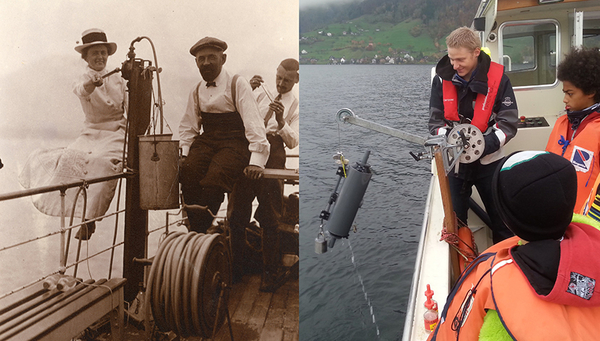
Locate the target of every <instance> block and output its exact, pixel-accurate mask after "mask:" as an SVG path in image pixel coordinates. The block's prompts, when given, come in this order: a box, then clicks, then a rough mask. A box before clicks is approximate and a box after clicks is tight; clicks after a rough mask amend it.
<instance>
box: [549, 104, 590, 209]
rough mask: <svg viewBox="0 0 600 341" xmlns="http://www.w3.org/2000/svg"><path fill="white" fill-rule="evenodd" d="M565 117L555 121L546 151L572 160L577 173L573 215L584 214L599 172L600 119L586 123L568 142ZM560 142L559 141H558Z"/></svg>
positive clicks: (566, 119)
mask: <svg viewBox="0 0 600 341" xmlns="http://www.w3.org/2000/svg"><path fill="white" fill-rule="evenodd" d="M569 125H570V123H569V120H568V118H567V115H564V116H561V117H559V118H558V119H557V120H556V123H555V124H554V129H552V133H550V138H549V139H548V144H547V145H546V151H549V152H551V153H554V154H558V155H561V156H562V157H564V158H565V159H567V160H569V161H571V163H572V164H573V166H574V167H575V170H577V202H576V203H575V208H574V209H573V212H575V213H583V209H584V205H585V203H586V201H587V200H588V197H589V196H590V192H591V191H592V190H593V189H594V183H595V181H596V178H597V177H598V174H599V173H600V159H599V158H598V153H600V138H598V134H599V133H600V119H596V120H594V121H592V122H588V123H587V124H586V126H585V128H584V129H581V130H579V131H577V134H576V135H575V137H573V138H572V139H571V141H567V140H566V137H567V131H568V130H569V129H570V127H569ZM559 141H562V142H559Z"/></svg>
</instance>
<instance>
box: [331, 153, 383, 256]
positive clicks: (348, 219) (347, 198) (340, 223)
mask: <svg viewBox="0 0 600 341" xmlns="http://www.w3.org/2000/svg"><path fill="white" fill-rule="evenodd" d="M369 154H370V151H366V152H365V155H364V156H363V159H362V161H361V162H357V163H356V164H355V165H354V166H353V167H350V168H348V175H347V177H346V179H345V180H344V184H343V185H342V189H341V190H340V195H339V197H338V199H337V200H336V204H335V207H334V208H333V211H332V212H331V217H330V218H329V221H328V223H327V229H328V230H329V234H330V235H331V236H332V237H333V238H330V239H329V247H333V245H334V243H335V239H340V238H347V237H348V232H349V231H350V228H351V227H352V223H353V222H354V218H355V217H356V213H357V211H358V208H359V207H360V206H361V203H362V199H363V196H364V195H365V191H366V190H367V186H368V185H369V181H370V180H371V175H372V173H371V167H370V166H369V165H368V164H367V159H368V158H369Z"/></svg>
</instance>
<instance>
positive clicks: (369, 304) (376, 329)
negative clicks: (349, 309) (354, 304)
mask: <svg viewBox="0 0 600 341" xmlns="http://www.w3.org/2000/svg"><path fill="white" fill-rule="evenodd" d="M348 246H349V247H350V252H351V253H352V265H353V266H354V271H355V272H356V276H358V281H359V282H360V287H361V288H362V292H363V294H364V295H365V301H367V306H369V314H370V315H371V320H372V321H373V324H374V325H375V331H376V333H377V339H379V326H378V325H377V322H376V321H375V313H374V312H373V305H372V304H371V299H370V298H369V296H368V294H367V291H366V290H365V283H364V282H363V279H362V276H361V275H360V273H358V266H357V265H356V262H355V261H354V250H353V249H352V244H350V239H348Z"/></svg>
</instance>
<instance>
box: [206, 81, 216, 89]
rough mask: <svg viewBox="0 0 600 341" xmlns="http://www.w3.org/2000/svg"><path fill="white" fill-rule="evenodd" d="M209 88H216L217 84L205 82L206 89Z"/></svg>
mask: <svg viewBox="0 0 600 341" xmlns="http://www.w3.org/2000/svg"><path fill="white" fill-rule="evenodd" d="M211 86H217V83H215V82H206V87H207V88H208V87H211Z"/></svg>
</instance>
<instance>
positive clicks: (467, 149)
mask: <svg viewBox="0 0 600 341" xmlns="http://www.w3.org/2000/svg"><path fill="white" fill-rule="evenodd" d="M461 133H462V135H463V136H464V140H463V138H462V137H461ZM448 144H449V145H456V146H463V147H464V149H463V151H462V153H461V155H460V158H459V161H460V163H471V162H475V161H477V160H479V158H480V157H481V155H483V150H484V149H485V139H484V138H483V134H482V133H481V131H480V130H479V129H478V128H477V127H476V126H474V125H472V124H459V125H457V126H455V127H454V128H453V129H452V130H451V131H450V134H449V135H448Z"/></svg>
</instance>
